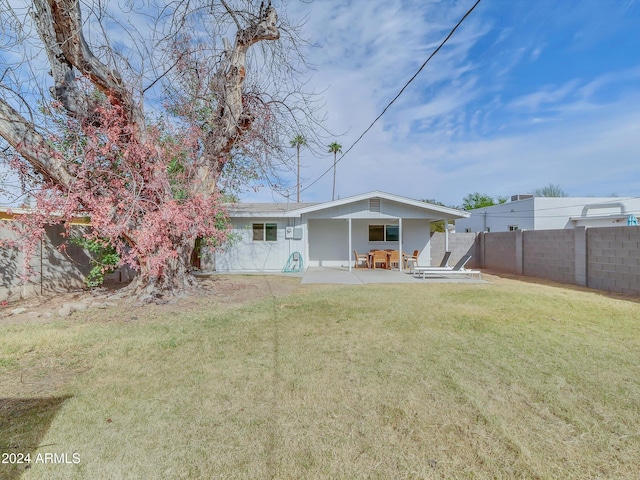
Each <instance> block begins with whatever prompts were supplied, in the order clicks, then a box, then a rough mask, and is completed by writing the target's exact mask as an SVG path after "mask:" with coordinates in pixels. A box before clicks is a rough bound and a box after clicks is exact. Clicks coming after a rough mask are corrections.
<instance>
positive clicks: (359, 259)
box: [353, 250, 369, 268]
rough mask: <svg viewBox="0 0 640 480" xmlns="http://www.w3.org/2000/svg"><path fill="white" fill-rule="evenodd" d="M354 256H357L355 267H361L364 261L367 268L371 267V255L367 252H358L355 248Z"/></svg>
mask: <svg viewBox="0 0 640 480" xmlns="http://www.w3.org/2000/svg"><path fill="white" fill-rule="evenodd" d="M353 258H355V263H356V264H355V265H354V267H355V268H360V266H361V265H362V264H363V263H364V266H365V267H366V268H369V255H367V254H366V253H358V252H357V251H355V250H354V251H353Z"/></svg>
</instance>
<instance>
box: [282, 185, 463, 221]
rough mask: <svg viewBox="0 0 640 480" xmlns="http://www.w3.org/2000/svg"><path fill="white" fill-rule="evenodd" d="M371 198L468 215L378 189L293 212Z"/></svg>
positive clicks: (312, 210)
mask: <svg viewBox="0 0 640 480" xmlns="http://www.w3.org/2000/svg"><path fill="white" fill-rule="evenodd" d="M371 198H382V199H385V200H390V201H392V202H398V203H402V204H404V205H410V206H413V207H417V208H421V209H424V210H429V211H431V212H439V213H442V214H444V215H445V216H447V217H449V218H466V217H469V215H470V214H469V213H468V212H465V211H463V210H458V209H456V208H449V207H443V206H441V205H435V204H433V203H428V202H423V201H422V200H414V199H412V198H407V197H403V196H400V195H394V194H391V193H386V192H381V191H379V190H374V191H373V192H368V193H362V194H360V195H354V196H352V197H345V198H341V199H339V200H334V201H331V202H324V203H317V204H315V205H311V206H308V207H305V208H299V209H297V210H294V212H295V213H296V214H303V213H310V212H315V211H318V210H324V209H327V208H332V207H338V206H341V205H346V204H348V203H354V202H360V201H362V200H369V199H371Z"/></svg>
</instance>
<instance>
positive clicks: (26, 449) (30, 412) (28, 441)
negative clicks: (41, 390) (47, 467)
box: [0, 396, 71, 480]
mask: <svg viewBox="0 0 640 480" xmlns="http://www.w3.org/2000/svg"><path fill="white" fill-rule="evenodd" d="M69 398H71V397H70V396H62V397H48V398H0V455H2V458H1V459H0V462H1V461H9V463H0V480H17V479H19V478H20V476H21V475H22V473H23V472H24V470H25V469H26V468H28V466H27V465H28V464H25V463H22V464H16V463H14V462H15V460H14V456H13V455H12V454H16V455H18V454H24V455H26V454H28V453H30V454H31V456H32V457H33V456H34V452H35V451H36V449H37V448H38V447H39V446H40V442H41V441H42V438H43V437H44V435H45V433H47V430H49V426H50V425H51V422H52V421H53V419H54V417H55V416H56V413H58V411H59V410H60V408H61V407H62V405H63V404H64V402H66V401H67V400H68V399H69Z"/></svg>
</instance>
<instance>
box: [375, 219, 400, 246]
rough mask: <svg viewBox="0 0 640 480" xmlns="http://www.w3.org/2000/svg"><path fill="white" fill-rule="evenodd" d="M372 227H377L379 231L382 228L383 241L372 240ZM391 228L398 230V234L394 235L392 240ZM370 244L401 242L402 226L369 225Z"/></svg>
mask: <svg viewBox="0 0 640 480" xmlns="http://www.w3.org/2000/svg"><path fill="white" fill-rule="evenodd" d="M371 227H377V229H378V230H379V229H380V227H382V239H377V238H376V239H373V240H372V239H371ZM389 227H392V228H393V229H395V230H396V232H397V233H396V234H395V235H392V239H389V237H390V235H389ZM393 237H395V239H393ZM368 239H369V242H399V241H400V225H399V224H397V223H385V224H379V223H376V224H373V223H372V224H369V236H368Z"/></svg>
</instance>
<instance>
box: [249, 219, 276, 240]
mask: <svg viewBox="0 0 640 480" xmlns="http://www.w3.org/2000/svg"><path fill="white" fill-rule="evenodd" d="M256 227H257V228H256ZM260 230H262V235H260V236H261V237H262V238H257V235H256V233H258V232H259V231H260ZM251 232H252V236H251V241H253V242H277V241H278V224H277V223H268V222H262V223H259V222H258V223H252V224H251ZM270 237H271V238H270Z"/></svg>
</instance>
